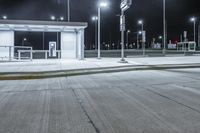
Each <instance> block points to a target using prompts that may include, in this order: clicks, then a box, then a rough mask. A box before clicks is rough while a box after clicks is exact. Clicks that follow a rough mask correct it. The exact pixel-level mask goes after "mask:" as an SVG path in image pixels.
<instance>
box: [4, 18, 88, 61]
mask: <svg viewBox="0 0 200 133" xmlns="http://www.w3.org/2000/svg"><path fill="white" fill-rule="evenodd" d="M87 26H88V24H87V23H81V22H63V21H62V22H56V21H29V20H0V47H1V48H0V55H1V56H3V54H6V55H7V54H9V51H4V49H2V46H14V42H15V40H14V38H15V37H14V36H15V35H14V34H15V31H29V32H60V33H61V38H60V45H61V58H62V59H63V58H76V59H84V30H85V28H87Z"/></svg>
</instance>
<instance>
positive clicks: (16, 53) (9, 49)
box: [0, 46, 32, 61]
mask: <svg viewBox="0 0 200 133" xmlns="http://www.w3.org/2000/svg"><path fill="white" fill-rule="evenodd" d="M24 50H25V51H26V52H24V53H20V51H24ZM22 54H23V56H22ZM0 59H1V60H3V61H17V60H21V59H24V60H32V47H28V46H0Z"/></svg>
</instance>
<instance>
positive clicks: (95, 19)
mask: <svg viewBox="0 0 200 133" xmlns="http://www.w3.org/2000/svg"><path fill="white" fill-rule="evenodd" d="M92 21H93V22H94V24H95V43H94V45H95V50H96V49H97V21H98V17H97V16H93V17H92Z"/></svg>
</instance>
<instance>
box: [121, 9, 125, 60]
mask: <svg viewBox="0 0 200 133" xmlns="http://www.w3.org/2000/svg"><path fill="white" fill-rule="evenodd" d="M121 17H122V20H124V22H122V23H125V18H124V17H125V16H124V11H121ZM123 18H124V19H123ZM121 49H122V50H121V62H125V59H124V30H121Z"/></svg>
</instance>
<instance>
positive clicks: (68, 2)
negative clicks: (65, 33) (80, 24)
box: [67, 0, 70, 22]
mask: <svg viewBox="0 0 200 133" xmlns="http://www.w3.org/2000/svg"><path fill="white" fill-rule="evenodd" d="M67 10H68V11H67V14H68V15H67V20H68V22H70V0H67Z"/></svg>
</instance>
